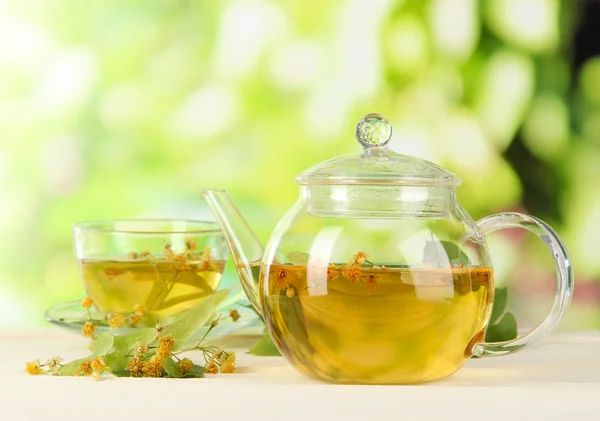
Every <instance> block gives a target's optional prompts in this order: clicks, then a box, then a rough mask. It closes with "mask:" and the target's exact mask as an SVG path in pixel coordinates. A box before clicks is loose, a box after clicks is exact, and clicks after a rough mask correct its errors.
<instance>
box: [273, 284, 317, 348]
mask: <svg viewBox="0 0 600 421" xmlns="http://www.w3.org/2000/svg"><path fill="white" fill-rule="evenodd" d="M273 298H275V308H276V310H275V311H277V312H279V314H280V315H281V317H282V319H283V320H285V325H286V328H287V329H288V330H289V333H290V335H291V337H292V338H294V340H290V341H286V342H284V343H282V344H281V346H282V347H283V348H285V349H284V350H287V351H288V353H290V354H297V353H298V352H301V353H302V354H303V358H312V353H313V350H312V347H310V346H308V347H304V346H300V348H299V349H295V348H296V347H298V344H309V343H310V341H309V340H308V333H307V332H306V327H305V325H306V322H305V318H304V310H303V309H302V304H301V303H300V299H299V298H298V296H297V295H294V296H293V297H288V296H287V294H286V291H285V288H284V289H282V290H281V293H280V294H279V295H277V296H275V297H273Z"/></svg>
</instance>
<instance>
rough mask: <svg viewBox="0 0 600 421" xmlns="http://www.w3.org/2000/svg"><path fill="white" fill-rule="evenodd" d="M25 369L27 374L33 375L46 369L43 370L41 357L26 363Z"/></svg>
mask: <svg viewBox="0 0 600 421" xmlns="http://www.w3.org/2000/svg"><path fill="white" fill-rule="evenodd" d="M25 371H26V372H27V374H32V375H35V374H41V373H43V372H44V370H42V367H41V365H40V360H39V358H38V359H37V360H35V361H31V362H28V363H27V364H25Z"/></svg>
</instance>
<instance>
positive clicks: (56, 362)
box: [46, 357, 62, 374]
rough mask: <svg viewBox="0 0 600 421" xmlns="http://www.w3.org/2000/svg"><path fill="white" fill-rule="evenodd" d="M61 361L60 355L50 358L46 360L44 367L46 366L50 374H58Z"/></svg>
mask: <svg viewBox="0 0 600 421" xmlns="http://www.w3.org/2000/svg"><path fill="white" fill-rule="evenodd" d="M61 361H62V358H60V357H54V358H50V359H49V360H48V361H46V367H48V369H49V370H50V371H52V374H58V370H60V363H61Z"/></svg>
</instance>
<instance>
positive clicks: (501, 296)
mask: <svg viewBox="0 0 600 421" xmlns="http://www.w3.org/2000/svg"><path fill="white" fill-rule="evenodd" d="M507 299H508V289H507V288H506V287H504V288H496V290H495V291H494V306H493V308H492V315H491V317H490V324H494V323H496V321H498V320H499V319H500V317H502V315H503V314H504V311H505V310H506V303H507Z"/></svg>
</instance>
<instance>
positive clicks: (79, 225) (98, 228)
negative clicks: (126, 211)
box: [73, 218, 221, 234]
mask: <svg viewBox="0 0 600 421" xmlns="http://www.w3.org/2000/svg"><path fill="white" fill-rule="evenodd" d="M173 222H179V223H185V224H190V225H192V226H196V227H202V226H203V227H205V228H198V229H189V230H187V229H184V230H181V229H179V230H168V229H164V230H161V229H156V230H142V229H137V230H136V229H135V228H131V229H115V228H111V227H110V225H111V224H115V223H125V224H132V225H133V224H139V223H150V224H153V223H155V224H157V225H159V224H164V223H173ZM73 230H75V231H77V230H82V231H83V230H85V231H95V232H107V233H124V234H213V233H219V232H221V230H220V229H219V226H218V225H217V223H216V222H214V221H206V220H200V219H185V218H124V219H94V220H90V221H80V222H76V223H74V224H73Z"/></svg>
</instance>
